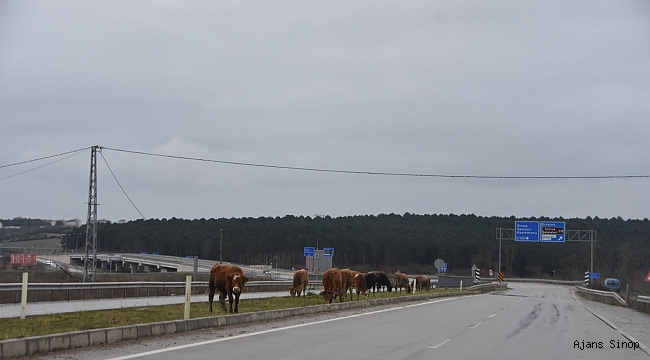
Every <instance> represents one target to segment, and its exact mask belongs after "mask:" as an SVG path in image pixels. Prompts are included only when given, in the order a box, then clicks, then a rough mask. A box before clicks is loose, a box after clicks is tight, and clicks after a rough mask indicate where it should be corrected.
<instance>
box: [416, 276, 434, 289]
mask: <svg viewBox="0 0 650 360" xmlns="http://www.w3.org/2000/svg"><path fill="white" fill-rule="evenodd" d="M415 284H416V289H417V290H423V289H424V290H426V291H429V288H430V287H431V277H430V276H429V275H418V276H416V277H415Z"/></svg>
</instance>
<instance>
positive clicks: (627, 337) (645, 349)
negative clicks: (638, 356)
mask: <svg viewBox="0 0 650 360" xmlns="http://www.w3.org/2000/svg"><path fill="white" fill-rule="evenodd" d="M571 295H572V296H573V300H575V301H576V302H577V303H578V304H580V305H582V307H583V308H585V309H586V310H587V311H589V312H590V313H592V314H593V315H594V316H595V317H597V318H598V319H599V320H600V321H602V322H604V323H605V324H606V325H607V326H609V327H611V328H612V329H614V330H616V331H618V333H619V334H621V336H623V337H624V338H626V339H628V340H630V341H633V342H636V343H639V347H640V348H641V350H642V351H643V352H644V353H646V354H647V355H650V348H648V347H647V346H645V345H643V344H642V343H641V342H640V341H639V340H637V339H635V338H634V337H632V335H630V334H628V333H626V332H625V331H623V330H622V329H619V328H618V326H616V325H615V324H614V323H612V322H611V321H609V320H607V319H605V318H604V317H603V316H602V315H600V314H597V313H596V312H595V311H593V310H592V309H590V308H588V307H587V305H585V304H583V303H582V302H580V300H578V299H577V298H576V294H575V291H571Z"/></svg>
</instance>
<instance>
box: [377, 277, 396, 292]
mask: <svg viewBox="0 0 650 360" xmlns="http://www.w3.org/2000/svg"><path fill="white" fill-rule="evenodd" d="M376 275H377V290H379V289H382V290H383V288H384V286H386V287H387V288H388V292H391V291H393V284H391V283H390V280H388V276H387V275H386V274H384V273H383V272H378V273H377V274H376Z"/></svg>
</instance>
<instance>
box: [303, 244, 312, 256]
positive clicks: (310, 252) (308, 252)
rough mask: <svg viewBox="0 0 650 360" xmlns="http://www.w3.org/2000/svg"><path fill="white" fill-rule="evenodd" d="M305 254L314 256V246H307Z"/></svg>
mask: <svg viewBox="0 0 650 360" xmlns="http://www.w3.org/2000/svg"><path fill="white" fill-rule="evenodd" d="M305 256H312V257H313V256H314V248H313V247H307V246H305Z"/></svg>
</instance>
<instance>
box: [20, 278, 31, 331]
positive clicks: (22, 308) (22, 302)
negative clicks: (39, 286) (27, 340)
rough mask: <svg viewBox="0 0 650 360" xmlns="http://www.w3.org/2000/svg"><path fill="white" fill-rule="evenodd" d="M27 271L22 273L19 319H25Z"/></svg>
mask: <svg viewBox="0 0 650 360" xmlns="http://www.w3.org/2000/svg"><path fill="white" fill-rule="evenodd" d="M28 276H29V274H28V273H26V272H24V273H23V290H22V297H21V298H20V319H21V320H25V318H26V317H27V277H28Z"/></svg>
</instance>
